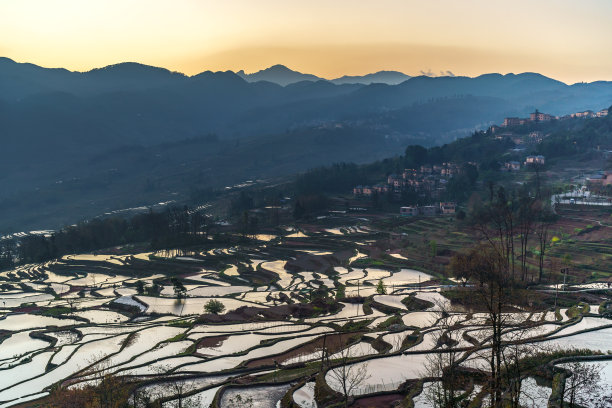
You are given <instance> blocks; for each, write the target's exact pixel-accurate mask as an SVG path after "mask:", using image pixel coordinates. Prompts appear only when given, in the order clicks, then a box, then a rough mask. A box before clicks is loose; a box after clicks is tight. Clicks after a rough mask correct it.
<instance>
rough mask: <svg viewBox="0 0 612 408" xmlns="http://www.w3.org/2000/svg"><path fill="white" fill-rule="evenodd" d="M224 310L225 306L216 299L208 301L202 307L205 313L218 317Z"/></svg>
mask: <svg viewBox="0 0 612 408" xmlns="http://www.w3.org/2000/svg"><path fill="white" fill-rule="evenodd" d="M224 310H225V305H224V304H223V303H221V302H220V301H218V300H216V299H210V300H209V301H208V302H207V303H206V304H205V305H204V311H206V313H212V314H216V315H218V314H219V313H223V311H224Z"/></svg>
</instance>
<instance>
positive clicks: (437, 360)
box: [423, 301, 463, 408]
mask: <svg viewBox="0 0 612 408" xmlns="http://www.w3.org/2000/svg"><path fill="white" fill-rule="evenodd" d="M435 303H436V308H435V310H436V313H435V316H436V317H435V319H433V320H434V321H432V322H431V323H432V325H434V324H435V326H436V328H437V329H438V330H436V331H435V332H434V336H435V337H434V340H435V342H436V344H438V345H440V346H441V347H443V348H444V349H445V350H444V351H441V352H438V353H429V354H428V355H427V362H426V363H425V373H424V377H434V378H437V379H439V381H435V382H433V383H431V385H429V386H428V387H427V389H424V390H423V392H424V393H425V397H426V398H427V400H428V401H429V402H430V403H431V405H432V406H433V407H434V408H459V407H460V406H462V405H461V404H462V403H463V401H462V400H461V394H462V392H461V391H460V389H459V382H460V377H459V375H458V374H459V373H458V367H459V363H458V360H459V357H460V356H461V354H462V353H461V352H459V351H456V350H455V347H456V345H457V344H459V342H460V341H461V334H462V333H463V331H462V330H459V327H456V323H457V319H456V318H455V315H453V314H451V313H450V311H449V310H448V305H447V304H445V303H443V302H439V301H437V302H435Z"/></svg>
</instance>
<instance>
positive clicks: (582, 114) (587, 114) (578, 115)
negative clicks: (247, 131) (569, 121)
mask: <svg viewBox="0 0 612 408" xmlns="http://www.w3.org/2000/svg"><path fill="white" fill-rule="evenodd" d="M571 116H572V118H592V117H594V116H595V114H594V113H593V111H592V110H586V111H584V112H576V113H572V115H571Z"/></svg>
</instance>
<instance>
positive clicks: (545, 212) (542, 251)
mask: <svg viewBox="0 0 612 408" xmlns="http://www.w3.org/2000/svg"><path fill="white" fill-rule="evenodd" d="M553 222H554V214H553V212H552V211H551V209H550V207H549V206H546V207H544V208H542V209H541V211H540V213H539V214H538V221H537V223H536V226H535V229H534V231H535V235H536V238H537V240H538V251H537V255H538V283H540V282H541V281H542V277H543V275H544V260H545V256H546V250H547V249H548V230H549V229H550V226H551V225H552V223H553Z"/></svg>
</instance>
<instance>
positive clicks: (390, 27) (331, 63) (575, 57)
mask: <svg viewBox="0 0 612 408" xmlns="http://www.w3.org/2000/svg"><path fill="white" fill-rule="evenodd" d="M610 21H612V1H610V0H581V1H568V0H554V1H553V0H512V1H506V0H427V1H425V0H422V1H412V0H372V1H370V0H368V1H365V0H350V1H349V0H306V1H295V0H284V1H281V0H216V1H211V0H168V1H162V0H0V56H5V57H8V58H11V59H13V60H16V61H19V62H31V63H34V64H37V65H41V66H45V67H64V68H67V69H70V70H77V71H85V70H89V69H92V68H96V67H102V66H106V65H110V64H114V63H118V62H127V61H134V62H140V63H143V64H148V65H155V66H162V67H165V68H168V69H170V70H173V71H180V72H184V73H186V74H189V75H193V74H196V73H199V72H202V71H205V70H213V71H219V70H223V71H225V70H233V71H237V70H240V69H244V70H245V71H246V72H247V73H248V72H254V71H257V70H260V69H263V68H266V67H269V66H271V65H274V64H284V65H286V66H288V67H290V68H292V69H295V70H298V71H301V72H307V73H311V74H315V75H318V76H321V77H324V78H330V79H331V78H335V77H338V76H342V75H361V74H366V73H369V72H375V71H379V70H397V71H402V72H405V73H407V74H409V75H419V74H421V73H423V72H426V73H430V74H434V75H439V74H440V72H447V71H450V72H452V73H454V74H455V75H467V76H476V75H479V74H483V73H489V72H500V73H508V72H515V73H518V72H539V73H542V74H544V75H547V76H550V77H553V78H556V79H559V80H561V81H564V82H566V83H575V82H583V81H584V82H591V81H595V80H612V43H610V38H612V24H610Z"/></svg>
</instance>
